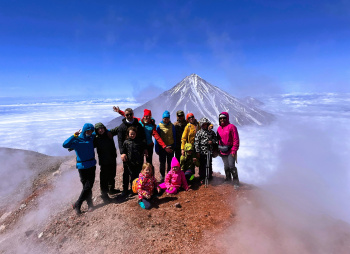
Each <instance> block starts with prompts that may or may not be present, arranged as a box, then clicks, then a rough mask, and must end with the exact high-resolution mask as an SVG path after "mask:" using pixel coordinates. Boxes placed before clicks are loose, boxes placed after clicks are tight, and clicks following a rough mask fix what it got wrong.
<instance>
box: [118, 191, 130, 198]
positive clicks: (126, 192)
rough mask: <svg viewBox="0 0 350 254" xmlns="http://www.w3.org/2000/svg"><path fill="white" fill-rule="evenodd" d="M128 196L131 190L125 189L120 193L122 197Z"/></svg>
mask: <svg viewBox="0 0 350 254" xmlns="http://www.w3.org/2000/svg"><path fill="white" fill-rule="evenodd" d="M127 196H129V191H126V190H123V191H122V193H121V194H120V197H121V198H126V197H127Z"/></svg>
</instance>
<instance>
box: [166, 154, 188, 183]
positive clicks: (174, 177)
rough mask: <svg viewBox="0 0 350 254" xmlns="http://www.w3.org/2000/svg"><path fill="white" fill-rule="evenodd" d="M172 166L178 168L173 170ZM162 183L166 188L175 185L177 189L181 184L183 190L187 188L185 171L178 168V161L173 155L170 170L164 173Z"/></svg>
mask: <svg viewBox="0 0 350 254" xmlns="http://www.w3.org/2000/svg"><path fill="white" fill-rule="evenodd" d="M174 166H177V167H179V170H177V171H176V172H175V171H174V169H173V168H174ZM164 184H165V186H166V187H167V188H170V187H175V188H176V189H179V188H180V187H181V186H182V187H183V188H184V189H185V190H188V189H189V187H188V185H187V181H186V177H185V173H184V172H183V171H182V170H181V169H180V163H179V162H178V161H177V159H176V158H175V157H174V158H173V159H172V161H171V170H170V171H169V172H168V174H167V175H166V177H165V180H164Z"/></svg>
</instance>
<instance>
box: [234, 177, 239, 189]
mask: <svg viewBox="0 0 350 254" xmlns="http://www.w3.org/2000/svg"><path fill="white" fill-rule="evenodd" d="M233 188H234V189H235V190H238V188H239V180H238V179H233Z"/></svg>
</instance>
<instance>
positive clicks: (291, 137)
mask: <svg viewBox="0 0 350 254" xmlns="http://www.w3.org/2000/svg"><path fill="white" fill-rule="evenodd" d="M329 101H331V100H329ZM299 102H300V101H299ZM304 103H305V102H304ZM318 103H320V101H318ZM288 104H289V107H288V109H286V108H279V109H276V111H275V113H276V115H278V118H277V120H276V122H275V123H274V124H272V125H270V126H265V127H263V128H246V129H243V130H239V131H240V138H241V147H240V149H239V152H238V165H237V167H238V172H239V175H240V180H241V181H242V182H246V183H254V185H256V186H257V187H258V188H257V189H256V190H253V191H252V195H251V196H249V197H248V198H247V199H243V200H241V201H240V202H239V203H238V204H237V206H236V207H233V209H235V211H236V218H238V221H237V222H236V223H235V224H234V225H233V226H232V227H231V228H229V229H228V230H227V231H225V232H223V234H222V236H221V237H220V238H221V239H222V240H223V243H221V244H220V243H218V248H219V247H221V248H223V249H224V251H225V252H227V253H256V252H259V253H349V251H350V245H349V237H348V236H349V235H350V226H349V224H348V223H350V213H349V211H350V204H349V202H348V200H349V198H350V188H349V187H350V186H349V183H350V170H349V166H348V165H350V158H349V156H348V151H349V148H350V138H349V135H348V133H349V126H348V124H349V121H348V119H349V118H348V117H349V113H348V112H349V111H348V109H349V108H348V105H344V104H342V106H340V105H339V107H336V108H334V107H331V106H329V107H327V106H326V105H325V104H323V103H321V104H322V105H323V107H321V106H318V107H317V109H316V108H314V107H310V106H305V107H304V106H301V104H300V103H296V102H295V101H289V102H288ZM305 105H311V106H312V105H315V104H305ZM281 106H282V104H281ZM216 166H219V171H220V170H222V169H221V168H222V164H220V159H219V160H218V161H217V162H216Z"/></svg>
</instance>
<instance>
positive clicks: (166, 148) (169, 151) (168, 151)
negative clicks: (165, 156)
mask: <svg viewBox="0 0 350 254" xmlns="http://www.w3.org/2000/svg"><path fill="white" fill-rule="evenodd" d="M164 150H165V151H166V152H167V153H172V152H173V150H172V149H171V148H170V147H169V146H167V147H165V149H164Z"/></svg>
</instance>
